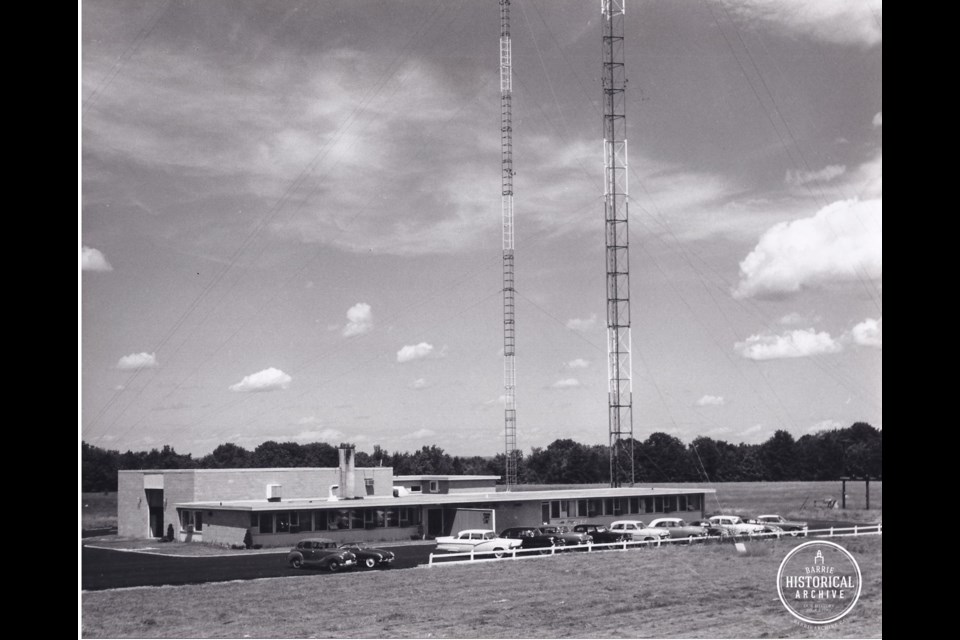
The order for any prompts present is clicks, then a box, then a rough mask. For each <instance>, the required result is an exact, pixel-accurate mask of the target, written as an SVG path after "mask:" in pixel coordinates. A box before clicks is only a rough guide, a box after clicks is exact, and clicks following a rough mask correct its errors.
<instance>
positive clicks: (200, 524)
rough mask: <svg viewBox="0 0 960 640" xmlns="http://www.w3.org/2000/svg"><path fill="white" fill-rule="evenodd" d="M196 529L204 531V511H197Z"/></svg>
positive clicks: (195, 518)
mask: <svg viewBox="0 0 960 640" xmlns="http://www.w3.org/2000/svg"><path fill="white" fill-rule="evenodd" d="M194 520H195V522H194V527H193V530H194V531H203V511H197V513H196V514H195V516H194Z"/></svg>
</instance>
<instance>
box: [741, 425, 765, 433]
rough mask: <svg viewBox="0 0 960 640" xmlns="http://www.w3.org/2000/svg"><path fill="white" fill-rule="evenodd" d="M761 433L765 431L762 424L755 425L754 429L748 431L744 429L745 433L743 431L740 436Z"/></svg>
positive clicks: (750, 428)
mask: <svg viewBox="0 0 960 640" xmlns="http://www.w3.org/2000/svg"><path fill="white" fill-rule="evenodd" d="M761 431H763V425H762V424H755V425H753V426H752V427H747V428H746V429H744V430H743V431H741V432H740V435H742V436H749V435H753V434H754V433H760V432H761Z"/></svg>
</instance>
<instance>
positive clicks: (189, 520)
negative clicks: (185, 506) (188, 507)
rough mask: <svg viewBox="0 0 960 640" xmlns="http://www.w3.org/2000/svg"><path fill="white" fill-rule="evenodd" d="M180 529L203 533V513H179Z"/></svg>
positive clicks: (182, 511)
mask: <svg viewBox="0 0 960 640" xmlns="http://www.w3.org/2000/svg"><path fill="white" fill-rule="evenodd" d="M180 528H181V529H182V530H184V531H190V530H191V528H192V529H193V531H203V511H184V510H181V511H180Z"/></svg>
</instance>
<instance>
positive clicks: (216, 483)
mask: <svg viewBox="0 0 960 640" xmlns="http://www.w3.org/2000/svg"><path fill="white" fill-rule="evenodd" d="M352 454H353V449H352V448H342V449H341V456H340V467H339V468H335V469H333V468H283V469H173V470H171V469H162V470H138V471H120V472H118V477H119V491H118V497H117V516H118V518H117V519H118V533H119V535H122V536H130V537H136V538H150V537H162V536H164V535H167V534H168V533H170V532H171V531H172V533H173V537H175V538H176V539H178V540H181V541H204V542H211V543H214V544H223V545H242V544H244V539H245V538H246V537H247V534H248V532H249V534H250V541H251V542H252V543H254V544H261V545H263V546H291V545H292V544H294V543H295V542H296V541H297V540H299V539H301V538H304V537H308V536H315V535H322V536H323V537H329V538H332V539H334V540H338V541H371V542H372V541H397V540H409V539H417V538H423V537H435V536H440V535H449V534H450V533H452V532H455V531H457V530H459V529H464V528H472V527H482V528H491V529H496V530H497V531H500V530H502V529H505V528H507V527H515V526H530V525H540V524H544V523H546V524H551V525H568V526H572V525H574V524H577V523H581V522H597V523H604V524H609V523H610V522H613V521H614V520H628V519H642V520H645V521H647V522H649V520H650V519H653V518H659V517H666V516H673V517H681V518H686V519H689V520H697V519H700V518H702V517H703V516H704V511H705V508H706V495H707V494H710V493H714V490H713V489H699V488H683V489H673V488H655V489H654V488H645V487H620V488H601V489H564V490H559V489H558V490H546V491H504V490H502V489H503V487H498V486H497V485H496V482H497V480H498V479H499V478H498V477H497V476H455V475H416V476H394V475H393V469H392V468H390V467H355V466H354V465H353V455H352ZM171 527H172V529H171Z"/></svg>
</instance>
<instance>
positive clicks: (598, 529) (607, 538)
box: [573, 524, 624, 544]
mask: <svg viewBox="0 0 960 640" xmlns="http://www.w3.org/2000/svg"><path fill="white" fill-rule="evenodd" d="M573 531H574V533H586V534H589V535H590V536H592V537H593V541H594V543H596V544H605V543H609V542H623V540H624V535H623V534H622V533H619V532H617V531H611V530H610V529H608V528H607V525H605V524H578V525H576V526H575V527H574V528H573Z"/></svg>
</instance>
